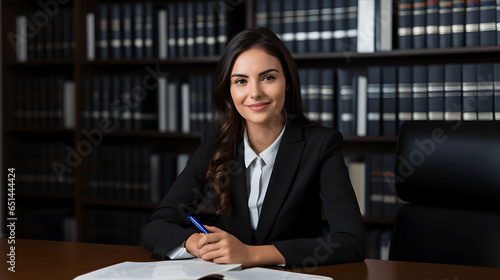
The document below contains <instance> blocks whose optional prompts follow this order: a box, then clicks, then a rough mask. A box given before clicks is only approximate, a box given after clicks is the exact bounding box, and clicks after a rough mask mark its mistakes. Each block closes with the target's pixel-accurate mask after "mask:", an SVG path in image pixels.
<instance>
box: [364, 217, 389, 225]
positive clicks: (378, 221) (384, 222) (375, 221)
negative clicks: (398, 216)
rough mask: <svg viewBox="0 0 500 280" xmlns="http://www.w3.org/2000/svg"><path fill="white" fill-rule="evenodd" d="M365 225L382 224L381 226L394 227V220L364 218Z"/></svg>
mask: <svg viewBox="0 0 500 280" xmlns="http://www.w3.org/2000/svg"><path fill="white" fill-rule="evenodd" d="M363 221H364V222H365V224H381V225H392V224H394V218H376V217H363Z"/></svg>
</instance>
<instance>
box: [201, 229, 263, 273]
mask: <svg viewBox="0 0 500 280" xmlns="http://www.w3.org/2000/svg"><path fill="white" fill-rule="evenodd" d="M205 228H206V229H207V230H208V231H209V232H210V233H209V234H204V235H202V236H201V238H200V239H199V240H198V249H199V254H200V256H199V258H201V259H203V260H206V261H213V262H214V263H226V264H228V263H241V264H242V265H243V266H245V267H246V266H253V263H254V261H253V260H252V257H253V256H252V252H251V251H252V249H251V246H249V245H246V244H243V243H242V242H241V241H240V240H238V238H236V237H234V236H233V235H232V234H229V233H227V232H225V231H223V230H221V229H219V228H217V227H212V226H205Z"/></svg>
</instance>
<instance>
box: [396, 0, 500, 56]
mask: <svg viewBox="0 0 500 280" xmlns="http://www.w3.org/2000/svg"><path fill="white" fill-rule="evenodd" d="M397 5H398V10H397V17H398V26H397V36H398V44H399V48H400V49H421V48H450V47H454V48H456V47H464V46H467V47H473V46H493V45H500V28H499V27H498V24H499V23H500V10H499V9H500V2H498V1H495V0H481V1H479V0H477V1H466V0H459V1H448V0H439V1H427V0H399V1H398V3H397Z"/></svg>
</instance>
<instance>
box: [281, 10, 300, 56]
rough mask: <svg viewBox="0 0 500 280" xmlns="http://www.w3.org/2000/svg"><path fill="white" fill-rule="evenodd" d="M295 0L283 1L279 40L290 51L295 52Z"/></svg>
mask: <svg viewBox="0 0 500 280" xmlns="http://www.w3.org/2000/svg"><path fill="white" fill-rule="evenodd" d="M294 4H295V1H285V2H284V3H283V13H282V25H283V26H282V30H283V32H282V36H281V40H283V42H284V43H285V46H286V47H287V48H288V50H289V51H290V52H292V53H294V52H296V50H297V48H296V41H295V28H296V27H295V6H294Z"/></svg>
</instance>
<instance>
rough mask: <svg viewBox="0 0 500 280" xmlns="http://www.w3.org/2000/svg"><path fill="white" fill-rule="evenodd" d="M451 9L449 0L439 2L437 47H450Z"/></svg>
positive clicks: (451, 4)
mask: <svg viewBox="0 0 500 280" xmlns="http://www.w3.org/2000/svg"><path fill="white" fill-rule="evenodd" d="M452 7H453V2H452V1H450V0H439V47H440V48H450V47H451V27H452Z"/></svg>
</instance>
